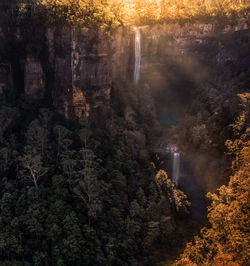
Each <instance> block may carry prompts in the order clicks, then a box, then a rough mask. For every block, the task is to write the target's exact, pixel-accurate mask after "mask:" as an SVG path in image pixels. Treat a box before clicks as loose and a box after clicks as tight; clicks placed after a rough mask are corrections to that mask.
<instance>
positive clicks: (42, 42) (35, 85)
mask: <svg viewBox="0 0 250 266" xmlns="http://www.w3.org/2000/svg"><path fill="white" fill-rule="evenodd" d="M248 26H249V25H248V22H247V21H246V20H241V21H238V22H237V23H235V25H227V26H223V27H219V26H216V25H212V24H185V25H182V26H180V25H177V24H169V25H168V24H162V25H155V26H144V27H140V31H141V36H142V39H141V45H142V62H141V79H140V84H141V85H143V86H146V87H150V88H152V87H154V89H155V88H160V89H161V88H163V87H166V84H167V83H168V81H170V80H173V79H175V80H176V79H179V76H178V72H179V71H181V72H182V73H185V75H186V76H188V77H189V79H190V77H191V78H192V79H193V80H194V81H195V82H199V80H200V79H202V78H204V76H205V75H206V73H207V71H206V65H213V64H215V65H220V64H225V63H230V62H232V61H235V60H238V61H241V63H244V62H245V61H246V60H249V58H241V57H242V55H244V56H245V54H246V53H241V50H237V49H230V47H227V45H226V38H227V36H229V35H230V34H238V35H239V34H241V33H242V32H248V33H247V36H248V37H249V30H248V28H249V27H248ZM244 34H245V33H244ZM0 38H1V39H2V45H1V47H0V92H2V91H3V90H6V89H9V88H12V87H13V80H15V83H18V84H17V85H16V86H19V87H22V86H23V89H22V90H23V91H24V92H25V93H26V94H28V95H30V96H31V97H33V98H35V99H43V98H44V97H50V98H51V100H52V102H53V104H54V106H55V107H56V108H57V110H58V112H60V113H62V114H64V115H65V116H66V117H68V118H77V119H80V120H83V119H84V118H86V117H89V116H90V115H91V114H93V113H95V110H98V109H102V108H103V107H104V106H105V105H108V104H109V101H110V97H111V91H112V84H114V81H116V80H117V81H119V82H124V81H127V80H130V81H131V82H132V75H133V68H134V29H132V27H120V28H118V29H117V30H115V31H114V32H112V34H111V36H107V35H106V34H105V33H104V32H102V31H94V30H90V29H87V28H69V27H61V28H49V29H48V28H44V29H36V28H35V29H34V30H33V31H32V32H29V31H27V29H20V28H18V27H16V28H8V29H6V28H3V27H2V28H1V29H0ZM6 40H7V41H6ZM246 45H248V44H246ZM37 47H40V48H39V49H40V50H39V49H38V48H37ZM208 47H210V48H211V47H212V48H215V47H216V49H210V50H209V49H208ZM234 47H235V46H234ZM11 49H12V50H11ZM32 49H33V50H32ZM6 50H7V53H6ZM34 50H35V52H34ZM37 50H38V51H37ZM11 76H12V77H13V78H11ZM17 77H18V78H17ZM182 77H183V75H182ZM17 80H19V81H18V82H17ZM14 85H15V84H14ZM19 90H20V88H19Z"/></svg>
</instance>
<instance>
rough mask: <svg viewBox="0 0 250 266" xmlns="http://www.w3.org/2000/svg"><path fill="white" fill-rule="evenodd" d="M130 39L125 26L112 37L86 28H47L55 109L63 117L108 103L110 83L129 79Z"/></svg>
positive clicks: (85, 113)
mask: <svg viewBox="0 0 250 266" xmlns="http://www.w3.org/2000/svg"><path fill="white" fill-rule="evenodd" d="M132 38H133V35H132V34H131V31H130V30H128V29H126V28H120V29H119V30H118V31H117V32H116V33H115V34H114V36H113V37H111V38H109V37H107V36H106V35H105V34H104V33H103V32H98V33H96V32H93V31H92V30H89V29H57V30H51V29H49V30H48V32H47V40H48V47H49V61H50V62H51V64H52V66H54V67H53V69H54V77H55V79H54V85H53V89H52V97H53V102H54V104H55V106H56V107H57V109H58V110H59V111H60V112H62V113H65V115H66V117H69V118H74V117H76V118H78V119H82V118H86V117H88V116H89V115H90V114H92V113H93V112H94V110H95V109H98V108H102V107H103V106H104V105H106V104H108V103H109V100H110V95H111V88H112V82H113V81H114V80H115V79H120V80H124V79H129V78H130V77H129V76H130V74H129V73H130V68H131V65H132V64H131V60H133V58H132V56H131V51H132V49H131V46H132V44H133V42H132Z"/></svg>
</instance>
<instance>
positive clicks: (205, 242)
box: [175, 93, 250, 266]
mask: <svg viewBox="0 0 250 266" xmlns="http://www.w3.org/2000/svg"><path fill="white" fill-rule="evenodd" d="M240 97H241V100H242V107H243V110H242V112H241V114H240V116H239V117H238V119H236V121H235V123H234V124H232V127H233V129H234V133H235V138H234V139H233V140H227V141H226V145H227V147H228V150H229V154H230V155H231V156H232V158H233V163H232V168H233V175H232V176H231V177H230V180H229V183H228V184H227V185H223V186H221V187H220V188H219V189H218V191H217V192H216V193H208V198H209V199H210V200H211V205H210V207H209V208H208V220H209V225H208V226H207V227H204V228H203V229H202V230H201V232H200V235H199V236H195V238H194V240H193V241H192V242H190V243H188V244H187V246H186V248H185V250H184V253H183V255H182V259H181V260H179V261H178V262H176V264H175V265H180V266H181V265H193V266H194V265H235V266H236V265H247V264H248V262H249V251H248V248H249V242H248V240H249V228H250V222H249V218H250V201H249V199H250V195H249V191H250V141H249V137H250V136H249V134H250V128H249V117H250V113H249V101H250V94H249V93H245V94H241V95H240Z"/></svg>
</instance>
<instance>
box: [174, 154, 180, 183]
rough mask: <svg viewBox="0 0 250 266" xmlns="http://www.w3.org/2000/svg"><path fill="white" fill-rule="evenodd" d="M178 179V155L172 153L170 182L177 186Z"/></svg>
mask: <svg viewBox="0 0 250 266" xmlns="http://www.w3.org/2000/svg"><path fill="white" fill-rule="evenodd" d="M179 177H180V153H179V152H174V158H173V175H172V181H173V183H174V184H175V185H176V186H178V184H179Z"/></svg>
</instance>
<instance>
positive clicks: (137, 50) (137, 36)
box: [134, 28, 141, 85]
mask: <svg viewBox="0 0 250 266" xmlns="http://www.w3.org/2000/svg"><path fill="white" fill-rule="evenodd" d="M140 69H141V32H140V30H139V29H138V28H135V69H134V84H135V85H137V84H138V83H139V80H140Z"/></svg>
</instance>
